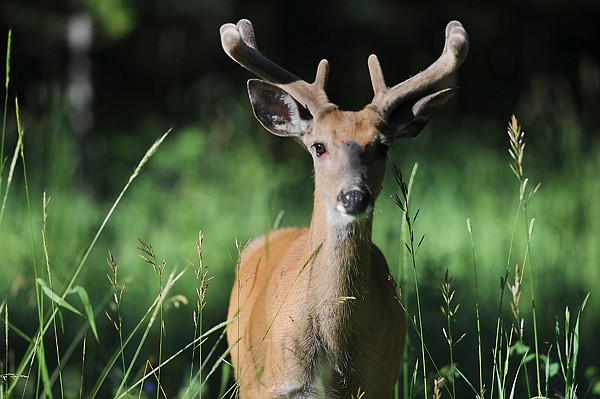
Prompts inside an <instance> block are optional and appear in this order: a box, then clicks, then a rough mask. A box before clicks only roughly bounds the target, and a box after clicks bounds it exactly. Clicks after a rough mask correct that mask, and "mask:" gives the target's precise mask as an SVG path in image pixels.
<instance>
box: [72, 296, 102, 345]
mask: <svg viewBox="0 0 600 399" xmlns="http://www.w3.org/2000/svg"><path fill="white" fill-rule="evenodd" d="M71 292H74V293H76V294H77V295H79V299H81V303H82V304H83V310H84V311H85V314H86V317H87V320H88V323H90V328H91V329H92V333H93V334H94V338H96V342H100V339H99V338H98V330H97V329H96V322H95V321H94V310H93V308H92V304H91V303H90V298H89V296H88V294H87V291H86V290H85V288H83V287H82V286H79V285H76V286H75V287H73V288H72V289H71Z"/></svg>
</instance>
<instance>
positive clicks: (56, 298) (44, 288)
mask: <svg viewBox="0 0 600 399" xmlns="http://www.w3.org/2000/svg"><path fill="white" fill-rule="evenodd" d="M36 282H37V284H38V285H39V286H40V288H41V289H42V291H43V292H44V294H46V296H47V297H48V298H50V300H51V301H52V302H54V303H56V304H57V305H58V306H60V307H63V308H65V309H67V310H70V311H71V312H73V313H75V314H76V315H79V316H83V313H81V312H80V311H79V310H77V309H76V308H75V307H74V306H73V305H71V304H70V303H69V302H67V301H66V300H65V299H64V298H62V297H61V296H59V295H57V294H56V293H55V292H54V291H52V289H51V288H50V287H49V286H48V284H46V281H44V280H42V279H41V278H38V279H36Z"/></svg>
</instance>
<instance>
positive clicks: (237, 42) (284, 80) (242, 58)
mask: <svg viewBox="0 0 600 399" xmlns="http://www.w3.org/2000/svg"><path fill="white" fill-rule="evenodd" d="M221 44H222V46H223V50H225V52H226V53H227V55H229V57H231V58H232V59H233V60H234V61H235V62H237V63H238V64H240V65H241V66H243V67H244V68H246V69H247V70H249V71H250V72H252V73H254V74H256V75H257V76H259V77H261V78H262V79H264V80H266V81H267V82H270V83H273V84H275V85H277V86H279V87H280V88H281V89H283V90H285V91H286V92H287V93H289V94H290V95H291V96H292V97H294V99H295V100H296V101H298V102H299V103H301V104H302V105H303V106H304V107H306V108H307V109H308V110H309V111H310V113H311V114H312V115H313V116H315V115H316V114H317V113H318V112H319V110H320V109H321V108H323V107H325V106H327V105H330V104H331V103H330V102H329V99H328V98H327V94H325V85H326V83H327V75H328V74H329V63H328V62H327V60H322V61H321V62H320V63H319V66H318V67H317V75H316V78H315V81H314V82H313V83H307V82H306V81H304V80H302V79H300V78H299V77H297V76H296V75H294V74H293V73H291V72H290V71H288V70H286V69H284V68H282V67H280V66H279V65H277V64H275V63H274V62H272V61H271V60H269V59H268V58H267V57H265V56H264V55H262V54H261V53H260V51H258V48H257V47H256V39H255V37H254V27H253V26H252V23H251V22H250V21H248V20H247V19H241V20H240V21H239V22H238V23H237V25H234V24H225V25H223V26H221Z"/></svg>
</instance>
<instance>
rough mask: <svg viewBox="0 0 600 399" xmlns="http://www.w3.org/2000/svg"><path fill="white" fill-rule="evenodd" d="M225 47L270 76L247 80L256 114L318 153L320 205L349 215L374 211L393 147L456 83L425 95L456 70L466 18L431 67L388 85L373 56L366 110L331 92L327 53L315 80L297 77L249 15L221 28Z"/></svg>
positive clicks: (340, 216) (450, 31)
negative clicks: (263, 46)
mask: <svg viewBox="0 0 600 399" xmlns="http://www.w3.org/2000/svg"><path fill="white" fill-rule="evenodd" d="M221 43H222V45H223V49H224V50H225V52H226V53H227V54H228V55H229V56H230V57H231V58H232V59H233V60H235V61H236V62H237V63H239V64H240V65H242V66H243V67H244V68H246V69H247V70H249V71H251V72H253V73H254V74H256V75H257V76H259V77H260V78H262V79H263V80H258V79H251V80H249V81H248V92H249V95H250V101H251V103H252V108H253V111H254V115H255V116H256V118H257V119H258V120H259V121H260V123H261V124H262V125H263V126H264V127H265V128H266V129H267V130H268V131H270V132H271V133H273V134H275V135H277V136H283V137H292V138H294V139H295V140H297V141H298V142H300V143H301V144H302V145H303V146H304V147H305V148H306V149H307V150H308V151H309V152H310V153H311V154H312V156H313V161H314V169H315V187H316V189H315V212H317V206H318V205H320V204H323V205H325V207H324V208H325V209H327V216H328V219H329V220H332V216H334V217H335V220H340V221H344V222H348V221H354V220H357V219H361V218H360V216H363V215H370V213H371V210H372V209H373V206H374V202H375V199H376V198H377V196H378V194H379V192H380V190H381V185H382V181H383V175H384V172H385V163H386V158H387V152H388V150H389V149H390V148H391V146H392V144H393V142H394V141H395V140H396V139H397V138H401V137H415V136H416V135H418V134H419V133H420V132H421V130H422V129H423V128H424V127H425V125H426V124H427V122H428V121H429V120H430V119H431V117H432V116H433V114H434V113H435V112H436V111H437V109H438V108H439V107H440V106H442V105H443V104H444V103H445V102H446V101H447V100H448V99H449V98H450V97H451V96H452V95H453V94H454V93H455V92H456V90H457V88H448V89H443V90H439V91H436V92H434V93H432V94H426V95H424V93H425V92H427V90H429V89H430V88H432V87H433V86H434V85H435V84H436V83H438V82H439V81H440V80H442V79H443V78H444V77H446V76H448V75H449V74H451V73H452V72H454V71H455V70H456V69H457V68H458V67H459V66H460V65H461V63H462V62H463V60H464V59H465V57H466V55H467V52H468V38H467V33H466V31H465V30H464V29H463V27H462V25H461V24H460V22H457V21H452V22H450V23H449V24H448V25H447V27H446V41H445V45H444V49H443V51H442V55H441V56H440V57H439V58H438V59H437V60H436V61H435V62H434V63H433V64H431V65H430V66H429V67H428V68H427V69H425V70H424V71H422V72H420V73H418V74H416V75H414V76H413V77H411V78H409V79H407V80H405V81H404V82H402V83H399V84H397V85H395V86H393V87H391V88H390V87H388V86H387V85H386V83H385V79H384V77H383V72H382V69H381V66H380V64H379V60H378V59H377V56H375V55H371V56H370V57H369V58H368V66H369V72H370V76H371V82H372V85H373V91H374V93H375V94H374V97H373V100H372V101H371V103H370V104H368V105H367V106H365V107H364V108H363V109H362V110H361V111H357V112H354V111H343V110H341V109H339V107H338V106H337V105H335V104H333V103H331V102H330V101H329V99H328V97H327V94H326V93H325V85H326V83H327V77H328V73H329V63H328V62H327V60H322V61H321V62H320V63H319V65H318V68H317V73H316V78H315V81H314V82H313V83H307V82H306V81H304V80H302V79H300V78H299V77H297V76H295V75H294V74H292V73H291V72H289V71H287V70H286V69H283V68H282V67H280V66H279V65H277V64H275V63H273V62H272V61H270V60H269V59H267V58H266V57H265V56H264V55H262V54H261V53H260V52H259V51H258V48H257V46H256V39H255V36H254V28H253V27H252V24H251V23H250V21H248V20H245V19H243V20H240V21H239V22H238V23H237V25H234V24H226V25H223V26H222V27H221Z"/></svg>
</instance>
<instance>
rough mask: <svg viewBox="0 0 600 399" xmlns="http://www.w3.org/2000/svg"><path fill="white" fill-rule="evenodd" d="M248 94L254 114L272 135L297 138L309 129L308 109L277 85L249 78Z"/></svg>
mask: <svg viewBox="0 0 600 399" xmlns="http://www.w3.org/2000/svg"><path fill="white" fill-rule="evenodd" d="M248 94H249V95H250V103H251V104H252V110H253V111H254V116H256V119H258V121H259V122H260V123H261V125H263V126H264V128H265V129H267V130H268V131H269V132H271V133H273V134H274V135H276V136H282V137H293V138H296V139H298V138H300V137H302V136H303V135H304V134H306V133H307V131H308V130H309V128H310V122H311V120H312V118H311V116H310V114H309V113H308V111H307V110H306V109H305V108H304V107H302V106H300V105H299V104H298V103H297V102H296V100H294V98H293V97H292V96H290V95H289V94H288V93H287V92H285V91H284V90H282V89H280V88H279V87H277V86H275V85H273V84H270V83H267V82H265V81H263V80H259V79H250V80H249V81H248Z"/></svg>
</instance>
